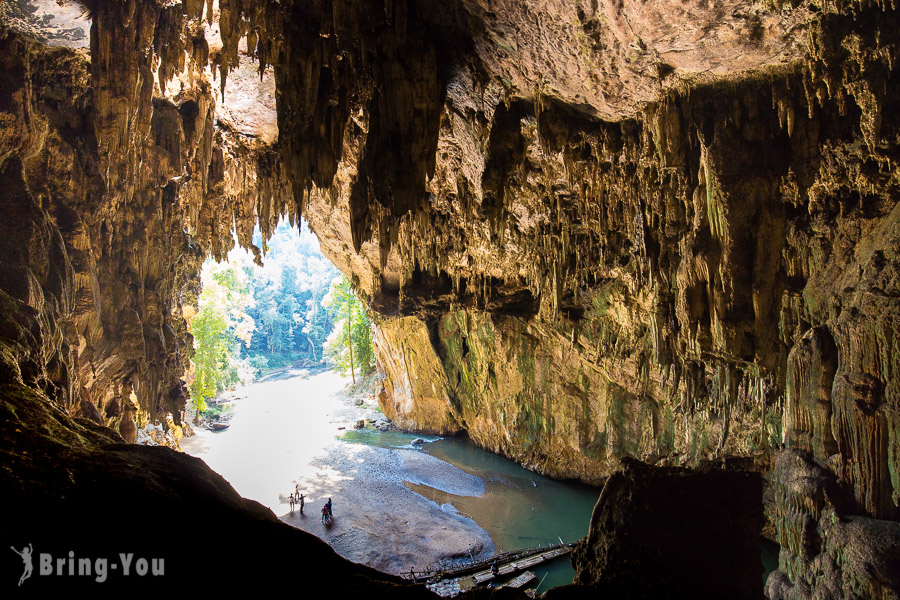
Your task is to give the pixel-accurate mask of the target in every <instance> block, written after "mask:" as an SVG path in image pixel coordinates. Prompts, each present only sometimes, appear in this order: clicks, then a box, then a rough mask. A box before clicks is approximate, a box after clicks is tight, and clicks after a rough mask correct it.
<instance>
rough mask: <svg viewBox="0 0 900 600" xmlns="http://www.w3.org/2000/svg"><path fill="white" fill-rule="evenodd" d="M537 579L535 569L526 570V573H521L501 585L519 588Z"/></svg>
mask: <svg viewBox="0 0 900 600" xmlns="http://www.w3.org/2000/svg"><path fill="white" fill-rule="evenodd" d="M535 579H537V575H535V574H534V572H533V571H525V572H524V573H522V574H521V575H519V576H518V577H516V578H515V579H513V580H512V581H510V582H509V583H505V584H503V585H501V586H499V587H502V588H514V589H518V588H520V587H522V586H523V585H528V584H529V583H531V582H532V581H534V580H535Z"/></svg>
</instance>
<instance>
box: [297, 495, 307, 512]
mask: <svg viewBox="0 0 900 600" xmlns="http://www.w3.org/2000/svg"><path fill="white" fill-rule="evenodd" d="M297 496H298V497H299V499H300V514H301V515H302V514H303V504H304V502H303V499H304V498H306V496H304V495H303V494H301V493H300V492H299V491H298V492H297Z"/></svg>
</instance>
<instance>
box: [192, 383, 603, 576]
mask: <svg viewBox="0 0 900 600" xmlns="http://www.w3.org/2000/svg"><path fill="white" fill-rule="evenodd" d="M291 375H293V376H290V377H286V378H283V379H280V380H277V381H267V382H261V383H256V384H253V385H251V386H247V387H246V388H243V389H242V390H240V391H239V392H238V393H237V394H236V395H237V397H238V398H239V399H237V400H236V401H234V403H233V404H234V410H233V418H232V420H231V426H230V427H229V428H228V429H227V430H225V431H221V432H215V433H214V432H211V431H208V430H205V429H198V432H197V435H196V436H194V437H192V438H185V439H184V440H182V447H183V448H184V450H185V451H186V452H188V453H189V454H192V455H194V456H198V457H200V458H202V459H203V460H204V461H206V463H207V464H208V465H209V466H210V467H212V468H213V469H214V470H215V471H217V472H218V473H220V474H221V475H222V476H223V477H225V479H227V480H228V481H229V482H230V483H231V484H232V486H233V487H234V488H235V490H236V491H237V492H238V493H240V494H241V495H242V496H245V497H247V498H251V499H253V500H256V501H258V502H260V503H261V504H263V505H265V506H267V507H268V508H270V509H271V510H272V511H273V512H275V514H276V515H278V516H279V518H281V519H282V521H284V522H286V523H289V524H291V525H293V526H295V527H298V528H300V529H303V530H305V531H308V532H310V533H313V534H314V535H317V536H318V537H320V538H322V539H324V540H325V541H326V542H328V543H329V544H330V545H331V546H332V547H333V548H334V549H335V550H336V551H337V552H338V553H339V554H341V555H342V556H344V557H346V558H348V559H350V560H353V561H355V562H361V563H365V564H368V565H370V566H373V567H375V568H377V569H380V570H382V571H384V572H388V573H393V574H398V573H403V572H409V570H410V569H415V570H423V569H426V568H429V567H432V566H435V565H437V564H438V563H442V562H443V563H447V562H452V561H458V560H463V559H467V558H470V557H474V558H479V557H487V556H490V555H491V554H493V553H495V552H501V551H507V550H513V549H516V548H522V547H531V546H537V545H548V544H554V543H558V541H559V539H562V540H564V541H566V542H570V541H574V540H576V539H578V538H580V537H583V536H584V535H585V534H586V533H587V528H588V522H589V519H590V515H591V511H592V509H593V506H594V503H595V502H596V499H597V497H598V495H599V492H600V490H599V488H592V487H589V486H585V485H581V484H578V483H573V482H560V481H554V480H552V479H548V478H546V477H542V476H541V475H538V474H536V473H532V472H530V471H527V470H526V469H523V468H522V467H520V466H519V465H517V464H516V463H514V462H512V461H509V460H506V459H504V458H502V457H500V456H497V455H495V454H492V453H490V452H485V451H483V450H481V449H479V448H477V447H475V446H474V445H473V444H472V443H471V442H470V441H469V440H468V439H466V438H464V437H462V438H439V437H435V436H424V435H423V436H418V435H415V434H409V433H404V432H399V431H387V432H382V431H378V430H377V429H374V428H373V427H372V426H371V425H368V426H367V427H366V428H364V429H361V430H356V429H353V426H354V424H355V423H356V421H357V420H358V419H378V418H379V417H381V415H380V413H379V412H378V411H377V410H376V409H375V407H372V406H367V405H363V406H357V405H356V404H355V403H354V402H353V401H352V400H351V399H350V398H348V397H347V395H346V394H345V393H344V392H343V390H344V388H345V386H346V384H347V383H348V378H344V377H340V376H339V375H337V374H336V373H334V372H332V371H324V372H318V373H308V372H304V371H296V372H294V373H292V374H291ZM416 438H420V439H421V440H422V443H419V444H416V445H413V444H412V442H413V441H414V440H416ZM294 486H299V489H300V491H301V492H303V493H304V494H305V496H306V498H305V500H306V506H305V510H304V514H303V515H300V514H299V511H295V512H294V513H293V514H292V513H291V512H290V505H289V493H290V492H291V491H293V490H294ZM327 498H332V500H333V503H334V511H335V522H334V524H333V525H332V526H331V527H325V526H323V525H322V523H321V521H320V519H319V515H320V512H319V509H320V508H321V504H322V503H323V502H324V501H325V500H326V499H327ZM535 572H536V573H537V575H538V578H539V579H543V583H542V584H541V586H540V590H539V591H544V590H546V589H548V588H549V587H553V586H556V585H562V584H566V583H570V582H571V581H572V577H573V575H574V571H573V570H572V567H571V566H570V565H569V562H568V560H566V559H560V560H557V561H555V562H554V563H552V564H551V565H547V566H543V567H539V568H537V569H535Z"/></svg>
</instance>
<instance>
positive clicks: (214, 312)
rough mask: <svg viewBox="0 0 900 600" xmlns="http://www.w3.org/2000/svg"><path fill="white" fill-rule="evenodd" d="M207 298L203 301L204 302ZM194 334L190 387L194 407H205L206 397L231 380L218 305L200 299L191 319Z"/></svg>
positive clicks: (226, 333) (223, 319)
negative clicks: (192, 375) (197, 309)
mask: <svg viewBox="0 0 900 600" xmlns="http://www.w3.org/2000/svg"><path fill="white" fill-rule="evenodd" d="M204 300H206V301H204ZM191 333H192V334H193V336H194V349H195V353H194V380H193V381H192V382H191V384H190V386H189V390H190V392H191V398H192V399H193V404H194V409H195V410H197V411H203V410H206V400H207V399H210V398H214V397H215V395H216V393H218V392H219V391H221V390H222V389H224V388H225V386H226V384H227V382H228V381H229V380H231V379H232V377H231V376H230V375H231V374H230V373H229V371H230V368H231V366H230V361H229V358H230V353H229V342H230V341H231V340H230V339H229V337H230V336H231V335H233V334H231V333H230V332H229V331H228V320H227V319H226V317H225V312H224V310H223V308H222V306H221V305H219V304H217V303H215V302H211V301H209V299H208V298H206V299H205V298H203V295H202V294H201V300H200V310H199V312H198V313H197V314H196V315H195V316H194V318H193V319H192V320H191Z"/></svg>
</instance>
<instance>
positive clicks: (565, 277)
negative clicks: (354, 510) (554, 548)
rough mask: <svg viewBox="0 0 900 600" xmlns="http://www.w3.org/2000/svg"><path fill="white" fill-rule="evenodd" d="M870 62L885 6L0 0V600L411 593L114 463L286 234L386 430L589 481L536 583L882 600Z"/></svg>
mask: <svg viewBox="0 0 900 600" xmlns="http://www.w3.org/2000/svg"><path fill="white" fill-rule="evenodd" d="M898 63H900V7H898V6H897V3H896V2H893V1H892V0H828V1H825V0H787V1H785V0H766V1H760V2H755V1H750V0H718V1H716V2H698V3H685V2H683V1H681V0H660V1H659V2H652V3H648V2H642V1H638V0H621V1H618V2H606V1H605V2H598V1H596V0H592V1H591V2H564V1H561V0H546V1H543V2H536V1H535V2H513V1H511V0H479V1H476V0H448V1H446V2H433V1H431V0H384V2H363V1H359V0H280V1H279V0H206V1H204V0H180V1H170V0H107V1H100V0H10V1H7V2H4V3H2V4H0V206H2V208H3V211H2V214H0V411H2V415H0V429H2V435H0V440H2V442H0V455H2V461H3V464H2V466H3V469H2V472H0V486H2V487H0V490H2V507H3V511H4V517H3V519H2V521H0V523H2V524H0V540H2V542H3V543H2V546H3V550H2V551H0V552H2V553H3V554H4V556H5V558H4V560H3V561H0V573H2V575H0V587H3V589H5V590H13V589H14V588H15V589H17V590H18V591H22V592H28V590H29V589H31V591H32V592H34V591H36V590H38V589H39V588H41V589H44V590H54V589H55V590H59V591H69V590H73V589H79V588H84V589H85V590H94V591H93V592H91V593H97V591H99V592H100V593H101V594H102V593H104V592H105V591H107V590H120V589H121V590H128V589H137V588H136V586H140V588H141V589H142V590H144V589H146V590H151V591H164V590H168V591H172V590H174V589H177V588H181V587H183V586H193V585H197V582H198V581H199V582H201V586H202V587H203V589H204V590H211V591H214V592H221V591H231V590H234V589H242V588H243V586H247V587H251V586H252V587H254V588H255V589H259V587H260V586H264V585H275V584H277V585H278V586H281V585H282V584H284V585H286V586H289V588H288V589H294V587H296V586H305V589H313V588H311V587H310V586H312V585H313V584H314V583H315V582H316V581H320V580H325V581H327V583H328V585H329V586H330V588H329V589H330V590H331V591H332V592H333V593H339V594H354V593H359V594H374V595H375V596H382V595H385V596H387V595H390V596H391V597H398V598H399V597H410V598H412V597H416V598H432V597H434V595H433V594H432V593H431V592H429V591H428V590H426V589H425V588H424V586H421V585H409V584H408V583H406V582H404V581H403V580H402V579H400V578H397V577H391V576H387V575H385V574H383V573H379V572H377V571H374V570H372V569H369V568H366V567H363V566H360V565H356V564H353V563H349V562H347V561H345V560H343V559H341V558H340V557H338V556H337V555H336V554H334V553H333V552H332V551H331V549H330V548H329V547H328V546H327V545H325V544H324V543H322V542H320V541H319V540H317V539H315V538H313V537H312V536H309V535H307V534H304V533H303V532H300V531H297V530H295V529H292V528H291V527H288V526H285V525H283V524H281V523H280V522H278V520H277V519H276V518H275V517H274V515H273V514H272V513H271V512H270V511H268V510H267V509H265V508H264V507H262V506H260V505H259V504H257V503H255V502H253V501H251V500H247V499H244V498H242V497H240V496H239V495H238V494H237V493H236V492H235V491H234V490H233V489H232V488H231V486H230V485H229V484H228V483H227V482H226V481H225V480H224V479H223V478H222V477H221V476H219V475H218V474H216V473H215V472H213V471H212V470H210V469H209V468H208V467H207V466H206V465H205V463H203V462H202V461H200V460H198V459H195V458H192V457H189V456H186V455H184V454H179V453H177V452H174V451H171V450H169V449H167V448H152V447H146V446H142V445H139V444H135V443H129V442H132V441H133V435H132V434H133V431H134V423H133V421H132V416H131V410H130V409H127V407H128V406H129V405H132V404H133V405H134V406H136V407H137V408H139V409H140V410H141V411H143V412H144V413H146V414H148V415H150V416H151V417H152V418H153V419H163V418H164V417H165V415H167V414H172V415H174V419H175V420H176V421H177V420H178V419H179V418H180V417H179V415H180V413H181V410H182V409H183V408H184V406H185V402H186V401H187V400H188V392H187V390H186V387H185V384H184V381H183V380H182V376H183V375H184V373H185V370H186V369H187V368H188V365H189V362H190V359H191V356H192V354H193V346H192V338H191V336H190V334H189V332H188V328H187V324H186V320H185V311H186V310H190V307H192V306H195V305H196V303H197V298H198V294H199V285H200V284H199V281H200V268H201V265H202V262H203V261H204V259H205V258H207V257H213V258H216V259H221V258H223V257H224V256H225V255H226V254H227V252H228V251H229V250H231V248H232V247H233V246H234V245H235V243H237V244H238V245H240V246H242V247H244V248H247V249H248V250H250V251H252V252H253V253H254V254H256V255H257V256H260V254H261V250H260V248H258V247H256V246H255V245H254V244H253V232H254V228H255V227H257V226H258V227H259V229H260V231H261V232H262V234H263V236H264V237H265V236H269V235H271V234H272V232H273V231H274V228H275V227H276V225H277V224H278V222H279V219H281V218H287V219H289V220H290V221H291V222H292V223H294V222H299V221H300V219H301V218H305V219H307V220H308V222H309V226H310V228H311V229H312V230H313V231H315V233H316V234H317V235H318V237H319V239H320V240H321V243H322V251H323V252H324V254H325V255H326V256H327V257H328V258H329V259H330V260H331V261H332V262H334V264H335V265H336V266H337V267H338V268H339V269H340V270H341V271H343V272H344V273H345V274H346V275H347V276H348V277H349V278H350V279H351V280H352V282H353V285H354V287H355V289H356V291H357V292H358V293H359V295H360V296H361V297H362V298H363V299H364V300H365V301H366V302H367V303H368V306H369V307H370V309H371V311H372V313H373V315H374V318H375V320H376V322H377V325H378V331H377V340H376V341H377V345H376V347H377V352H378V364H379V368H380V369H381V371H382V373H383V385H382V387H381V389H380V392H379V398H378V401H379V404H380V406H381V407H382V409H383V411H384V413H385V415H387V416H388V417H389V418H390V419H391V420H392V421H393V422H394V423H396V424H397V425H399V426H400V427H403V428H405V429H407V430H410V431H421V432H432V433H437V434H442V435H452V434H457V433H465V434H466V435H468V436H469V438H470V439H471V440H472V441H473V442H474V443H475V444H477V445H478V446H480V447H482V448H484V449H487V450H490V451H492V452H495V453H498V454H501V455H503V456H506V457H508V458H511V459H513V460H515V461H516V462H519V463H520V464H522V465H524V466H526V467H527V468H529V469H532V470H534V471H537V472H539V473H542V474H545V475H548V476H551V477H555V478H560V479H577V480H580V481H582V482H584V483H588V484H591V485H598V486H600V485H602V486H603V491H602V493H601V495H600V500H599V501H598V504H597V507H596V508H595V511H594V515H593V517H592V519H591V524H590V527H591V529H590V533H589V534H588V536H587V537H586V538H585V539H584V540H583V541H582V542H580V543H579V545H578V547H577V548H576V551H575V552H574V557H573V564H574V565H575V568H576V573H577V575H576V579H575V582H574V583H573V585H572V586H567V587H562V588H556V589H554V590H552V591H551V592H549V593H548V596H549V597H553V598H556V597H559V598H566V597H610V598H616V597H621V598H636V597H647V598H661V597H671V598H682V597H683V598H687V597H691V598H724V597H742V598H743V597H746V598H760V597H765V598H768V599H769V600H802V599H807V598H835V599H837V598H854V599H855V598H859V599H864V598H878V599H891V598H894V599H896V598H900V380H898V372H900V341H898V340H900V301H898V300H900V254H898V249H900V202H898V200H900V164H898V161H900V87H898V86H900V78H898V77H897V76H896V75H894V74H893V65H895V64H898ZM232 232H234V235H233V234H232ZM126 399H127V400H128V402H127V403H126ZM123 407H125V409H123ZM201 513H203V514H205V515H208V516H209V518H211V519H214V520H215V521H217V522H221V523H228V526H227V527H222V528H216V529H215V530H213V531H212V532H210V533H209V535H208V537H207V538H206V539H205V541H204V543H203V544H202V545H199V546H190V547H189V546H186V545H182V544H179V543H178V540H179V538H180V536H182V535H183V532H182V531H180V524H181V523H182V522H183V519H184V517H185V515H188V516H190V515H195V514H201ZM760 534H763V535H765V536H766V537H767V538H769V539H770V540H772V541H773V542H775V543H777V544H778V546H779V547H780V551H779V565H778V569H777V570H776V571H774V572H773V573H772V574H771V575H770V576H769V577H768V579H767V581H766V583H765V585H764V586H763V585H760V584H759V582H758V581H757V580H758V579H759V577H758V575H759V573H757V572H756V571H755V570H754V569H757V566H756V564H753V565H751V564H750V563H749V562H748V561H749V559H748V558H747V557H748V556H751V555H752V554H753V552H756V551H757V548H756V546H755V544H756V541H755V540H756V536H758V535H760ZM27 546H30V547H33V548H34V552H35V553H40V554H47V555H52V556H53V557H54V562H53V563H52V564H46V565H45V564H44V563H43V562H41V561H40V560H38V557H37V556H35V557H34V564H33V569H34V571H33V574H32V576H31V577H30V579H31V580H30V581H23V579H22V578H23V577H24V575H23V571H22V570H23V563H22V559H21V558H20V557H19V556H16V555H15V554H13V551H15V552H16V553H17V554H18V553H19V552H20V551H19V550H18V549H19V548H23V547H27ZM7 548H11V550H8V549H7ZM120 552H124V553H132V554H133V555H134V557H136V558H135V560H145V562H144V563H142V564H143V565H144V567H145V568H146V569H147V572H146V576H138V577H136V578H132V579H129V578H127V577H122V576H110V577H108V578H104V579H105V580H104V581H102V582H100V581H98V577H97V576H96V575H97V568H98V567H97V564H98V563H96V561H97V560H99V559H101V558H105V557H108V558H113V555H117V554H118V553H120ZM212 554H215V555H217V556H223V557H228V560H227V562H225V563H223V565H222V566H221V567H220V569H219V570H207V567H204V558H205V557H207V556H209V555H212ZM298 556H303V557H305V558H304V559H302V560H301V559H299V558H298ZM158 557H165V558H166V564H165V574H164V575H162V574H159V575H157V574H155V573H154V572H153V571H154V570H155V568H156V567H157V565H156V564H155V563H153V562H152V560H153V559H154V558H158ZM80 559H84V561H83V562H82V561H80ZM57 560H58V561H59V562H58V563H57V562H56V561H57ZM92 560H93V561H95V562H93V563H91V561H92ZM751 562H752V561H751ZM136 564H137V563H135V565H136ZM87 566H91V567H92V568H93V571H91V573H93V575H87V574H85V575H82V576H79V575H77V573H78V570H79V568H82V567H87ZM45 567H46V571H47V574H46V575H44V574H42V573H43V571H44V570H45ZM138 572H139V571H138ZM17 582H18V585H17ZM273 589H279V588H273ZM492 594H496V595H498V596H499V595H503V596H509V597H512V596H514V595H515V593H514V592H511V591H509V590H504V591H498V592H492V591H489V590H483V591H479V592H473V593H472V594H471V595H472V596H482V595H483V596H487V595H492Z"/></svg>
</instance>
